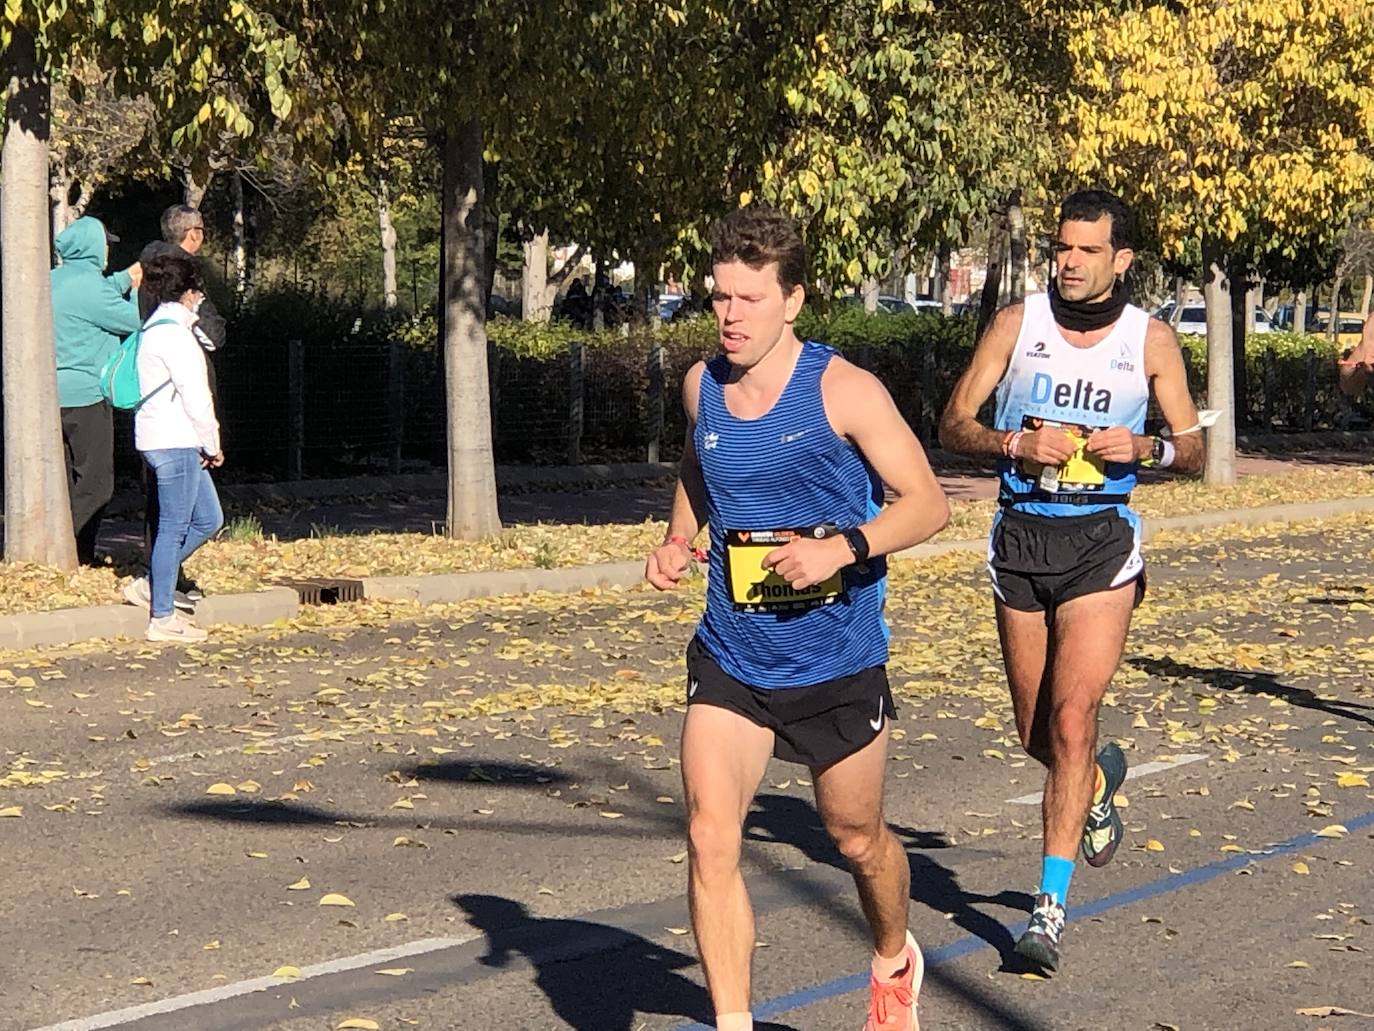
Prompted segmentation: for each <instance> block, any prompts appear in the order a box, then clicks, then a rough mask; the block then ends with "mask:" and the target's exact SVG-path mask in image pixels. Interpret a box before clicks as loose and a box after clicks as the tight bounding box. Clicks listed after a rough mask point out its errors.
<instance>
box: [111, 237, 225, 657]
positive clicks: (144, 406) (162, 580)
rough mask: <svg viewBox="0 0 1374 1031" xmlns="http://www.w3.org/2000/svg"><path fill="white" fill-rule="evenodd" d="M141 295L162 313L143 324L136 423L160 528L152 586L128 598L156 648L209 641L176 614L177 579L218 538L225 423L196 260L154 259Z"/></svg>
mask: <svg viewBox="0 0 1374 1031" xmlns="http://www.w3.org/2000/svg"><path fill="white" fill-rule="evenodd" d="M141 290H142V291H144V292H145V293H150V294H151V295H152V297H153V299H154V301H155V302H156V304H157V309H156V310H155V311H154V312H153V313H152V315H150V316H148V320H147V321H146V322H145V323H144V324H143V335H142V337H141V339H140V340H139V345H138V381H139V389H140V390H141V392H142V395H143V401H142V403H141V404H140V405H139V408H138V411H137V413H136V414H135V415H134V446H135V447H136V448H137V449H138V451H139V453H140V454H141V455H142V456H143V461H144V462H146V463H147V465H148V468H149V470H151V472H152V474H153V475H154V476H155V477H156V479H157V499H158V509H159V514H158V523H157V527H156V529H155V531H154V535H153V550H152V557H151V560H150V561H149V563H148V578H147V579H146V580H145V579H139V580H135V581H134V582H133V583H132V584H130V585H129V586H128V587H126V588H125V593H124V596H125V598H126V599H128V600H129V601H132V602H135V603H136V604H147V605H149V606H150V609H151V613H150V614H151V618H150V620H149V622H148V633H147V637H148V640H150V641H203V640H205V638H206V637H207V634H206V633H205V631H204V630H202V629H201V628H200V627H198V626H196V625H195V624H194V623H192V622H191V621H190V620H188V619H187V618H186V617H185V616H183V615H181V614H180V613H178V612H177V611H176V609H175V607H174V606H173V592H174V591H175V590H176V584H177V571H178V570H179V569H180V568H181V564H182V562H184V561H185V560H186V559H187V557H189V556H190V555H191V554H192V553H193V552H195V550H196V549H197V548H199V547H200V546H201V545H202V544H204V543H205V542H206V541H207V540H209V539H210V538H211V537H212V536H214V535H215V534H216V533H217V532H219V528H220V527H221V526H223V525H224V512H223V510H222V509H221V508H220V503H219V495H218V494H217V493H216V492H215V484H214V481H213V480H212V479H211V478H210V470H211V469H216V468H218V467H219V466H221V465H223V464H224V452H223V451H222V450H221V449H220V439H219V421H218V420H217V419H216V418H215V404H214V400H213V398H212V397H211V394H210V383H209V380H208V378H207V376H206V371H205V352H204V351H203V350H202V349H201V346H200V343H199V341H197V340H196V338H195V336H194V334H193V333H192V332H191V327H192V326H193V325H194V324H195V321H196V309H197V308H198V307H200V302H201V301H202V300H203V299H204V298H205V284H204V282H203V281H202V279H201V277H200V272H199V270H198V269H197V267H196V264H195V262H194V261H193V260H191V259H190V258H183V257H174V256H166V257H159V258H154V259H153V260H152V261H150V262H148V264H147V266H146V267H145V268H144V271H143V285H142V287H141Z"/></svg>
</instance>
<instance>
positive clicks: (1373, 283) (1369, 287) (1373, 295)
mask: <svg viewBox="0 0 1374 1031" xmlns="http://www.w3.org/2000/svg"><path fill="white" fill-rule="evenodd" d="M1371 299H1374V276H1371V275H1370V274H1369V273H1368V272H1366V273H1365V274H1364V296H1362V297H1361V298H1360V318H1361V319H1367V318H1369V303H1370V300H1371Z"/></svg>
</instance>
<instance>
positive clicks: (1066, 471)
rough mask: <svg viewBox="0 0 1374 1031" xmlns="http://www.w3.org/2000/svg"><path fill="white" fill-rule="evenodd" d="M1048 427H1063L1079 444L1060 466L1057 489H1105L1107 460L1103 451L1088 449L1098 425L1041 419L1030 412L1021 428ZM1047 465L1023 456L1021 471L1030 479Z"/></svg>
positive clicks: (1036, 428) (1061, 428)
mask: <svg viewBox="0 0 1374 1031" xmlns="http://www.w3.org/2000/svg"><path fill="white" fill-rule="evenodd" d="M1044 427H1050V428H1051V429H1058V430H1063V431H1064V432H1065V433H1067V434H1068V435H1069V440H1070V441H1072V442H1073V443H1074V444H1075V445H1076V446H1077V447H1076V450H1075V451H1074V453H1073V454H1071V455H1070V456H1069V457H1068V458H1066V459H1065V460H1064V461H1063V463H1062V464H1061V465H1060V466H1059V486H1058V488H1056V489H1057V490H1058V491H1100V490H1102V488H1103V487H1104V486H1105V484H1106V482H1107V463H1106V461H1105V460H1104V459H1103V458H1102V457H1101V456H1100V455H1094V454H1091V453H1090V452H1088V450H1087V447H1088V436H1089V435H1090V434H1091V433H1092V432H1093V429H1094V427H1092V426H1083V425H1080V424H1078V423H1069V422H1051V421H1050V420H1048V419H1037V418H1035V417H1034V416H1030V415H1028V416H1026V417H1025V418H1024V419H1022V420H1021V429H1022V430H1024V431H1026V432H1028V433H1029V432H1032V431H1034V430H1038V429H1042V428H1044ZM1044 468H1045V467H1044V466H1043V465H1041V464H1040V463H1039V462H1032V461H1031V460H1030V459H1022V460H1021V475H1023V476H1025V477H1026V479H1028V480H1038V479H1039V477H1040V473H1041V472H1042V471H1044Z"/></svg>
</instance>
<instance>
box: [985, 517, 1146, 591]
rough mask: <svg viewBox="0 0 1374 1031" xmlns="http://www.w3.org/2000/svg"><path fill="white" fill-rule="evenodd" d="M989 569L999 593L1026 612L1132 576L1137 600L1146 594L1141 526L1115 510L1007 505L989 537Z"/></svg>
mask: <svg viewBox="0 0 1374 1031" xmlns="http://www.w3.org/2000/svg"><path fill="white" fill-rule="evenodd" d="M988 571H989V573H990V574H991V575H992V589H993V590H994V591H995V592H996V593H997V597H998V598H999V599H1001V601H1002V603H1003V604H1005V605H1006V606H1007V607H1008V608H1013V609H1017V610H1019V611H1021V612H1049V613H1053V612H1054V610H1055V608H1056V607H1057V606H1059V605H1062V604H1064V602H1066V601H1072V600H1073V599H1074V598H1081V597H1082V596H1083V595H1085V594H1097V593H1099V592H1101V591H1110V590H1113V589H1115V588H1117V587H1122V586H1124V585H1126V584H1128V583H1131V582H1132V581H1134V583H1135V604H1136V605H1139V604H1140V601H1141V599H1142V598H1144V597H1145V563H1144V560H1143V559H1142V558H1141V557H1140V541H1139V538H1138V537H1137V535H1136V528H1135V526H1133V525H1132V524H1131V523H1130V522H1129V521H1128V520H1127V519H1126V518H1125V517H1124V516H1123V515H1122V514H1121V513H1120V512H1118V511H1116V510H1115V509H1113V510H1109V511H1105V512H1094V513H1092V514H1090V515H1082V516H1039V515H1031V514H1029V513H1027V512H1018V511H1017V510H1016V509H1014V508H1007V509H1003V510H1002V513H1001V516H1000V518H999V519H998V521H997V524H996V525H995V526H994V528H993V531H992V538H991V540H990V541H989V542H988Z"/></svg>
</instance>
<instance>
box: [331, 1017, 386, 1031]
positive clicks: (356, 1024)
mask: <svg viewBox="0 0 1374 1031" xmlns="http://www.w3.org/2000/svg"><path fill="white" fill-rule="evenodd" d="M334 1031H381V1025H379V1024H378V1023H377V1022H376V1021H375V1020H368V1019H367V1018H366V1017H349V1018H348V1019H347V1020H343V1021H340V1022H339V1023H337V1024H335V1025H334Z"/></svg>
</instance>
